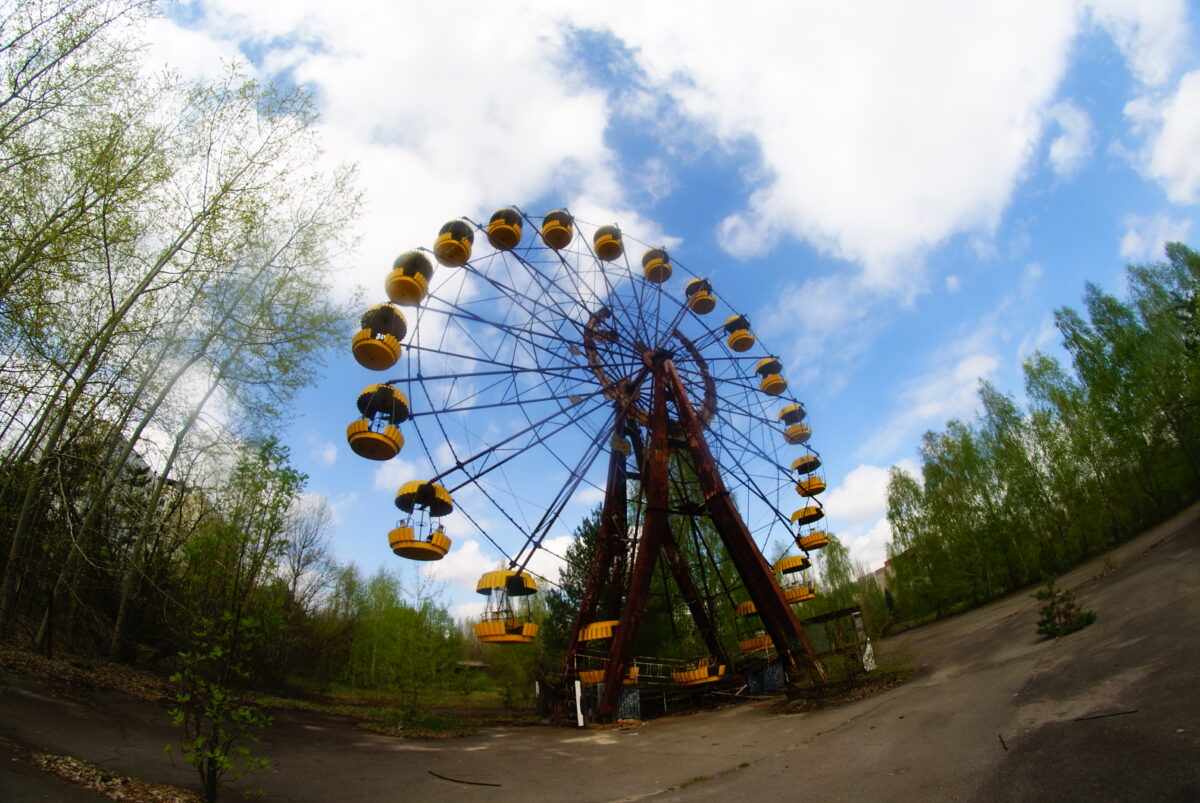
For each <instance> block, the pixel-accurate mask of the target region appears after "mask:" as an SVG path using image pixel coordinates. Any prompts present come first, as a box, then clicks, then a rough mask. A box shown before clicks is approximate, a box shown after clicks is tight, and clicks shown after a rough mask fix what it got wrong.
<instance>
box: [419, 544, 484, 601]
mask: <svg viewBox="0 0 1200 803" xmlns="http://www.w3.org/2000/svg"><path fill="white" fill-rule="evenodd" d="M499 564H500V561H498V560H497V559H496V557H495V556H494V555H488V554H485V553H484V552H483V550H481V549H480V548H479V542H478V541H476V540H475V539H473V538H469V539H466V540H463V541H460V542H457V543H456V544H454V545H453V546H452V548H451V549H450V552H448V553H447V554H446V557H444V558H442V559H441V560H439V561H431V562H430V563H426V564H424V565H423V566H422V567H421V573H422V574H424V575H425V576H426V577H429V578H431V579H434V580H441V581H444V582H447V583H450V584H452V585H453V586H454V587H455V588H457V589H459V590H461V591H471V592H473V591H474V590H475V584H476V583H478V582H479V578H480V577H482V576H483V575H484V574H485V573H486V572H489V571H491V570H493V569H495V568H498V566H499ZM478 607H482V606H478Z"/></svg>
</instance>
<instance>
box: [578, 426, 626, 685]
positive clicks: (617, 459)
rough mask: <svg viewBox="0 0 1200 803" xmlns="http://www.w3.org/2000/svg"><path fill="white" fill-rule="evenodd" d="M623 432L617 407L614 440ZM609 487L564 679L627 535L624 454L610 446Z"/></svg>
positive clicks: (614, 441)
mask: <svg viewBox="0 0 1200 803" xmlns="http://www.w3.org/2000/svg"><path fill="white" fill-rule="evenodd" d="M624 431H625V410H624V408H623V407H621V406H620V405H618V406H617V409H616V415H615V416H614V421H613V438H612V440H613V443H614V444H615V443H616V440H617V439H618V438H620V437H621V436H622V434H623V433H624ZM607 485H608V487H607V488H606V489H605V493H604V507H603V508H601V510H600V532H599V534H598V535H597V536H596V550H595V553H594V554H593V555H592V565H591V566H590V567H589V568H588V577H587V584H586V585H585V586H584V589H583V599H582V601H580V603H579V613H578V614H577V615H576V617H575V626H574V627H572V628H571V638H570V640H569V641H568V642H567V653H566V657H565V658H564V659H563V670H562V677H563V678H564V679H566V678H568V677H572V676H574V675H575V650H576V648H577V647H578V646H579V631H580V630H582V629H583V628H584V627H585V626H587V625H589V624H591V622H592V618H593V617H594V616H595V615H596V609H597V607H598V602H599V600H600V592H601V591H603V589H604V585H605V582H606V581H608V580H609V575H610V573H611V567H612V563H613V556H614V555H616V554H617V552H618V551H619V550H620V549H623V548H624V547H623V543H624V539H625V536H626V529H627V528H626V522H625V512H626V491H625V453H624V452H622V451H621V450H620V449H617V448H615V446H613V448H612V452H611V453H610V455H609V459H608V483H607Z"/></svg>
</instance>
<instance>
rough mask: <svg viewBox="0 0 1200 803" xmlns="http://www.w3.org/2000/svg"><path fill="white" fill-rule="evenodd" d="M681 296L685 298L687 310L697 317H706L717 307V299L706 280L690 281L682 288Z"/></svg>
mask: <svg viewBox="0 0 1200 803" xmlns="http://www.w3.org/2000/svg"><path fill="white" fill-rule="evenodd" d="M683 294H684V296H685V297H686V298H687V305H688V309H690V310H691V311H692V312H694V313H696V314H697V315H707V314H708V313H710V312H712V311H713V307H715V306H716V305H717V297H716V296H714V295H713V292H712V285H711V284H709V283H708V279H692V280H691V281H690V282H688V283H687V284H685V285H684V286H683Z"/></svg>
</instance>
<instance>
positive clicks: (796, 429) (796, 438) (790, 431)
mask: <svg viewBox="0 0 1200 803" xmlns="http://www.w3.org/2000/svg"><path fill="white" fill-rule="evenodd" d="M811 437H812V428H811V427H809V426H808V425H807V424H792V425H791V426H790V427H788V428H787V429H785V430H784V431H783V439H784V440H785V441H787V442H788V443H790V444H792V445H793V446H800V445H803V444H805V443H808V439H809V438H811Z"/></svg>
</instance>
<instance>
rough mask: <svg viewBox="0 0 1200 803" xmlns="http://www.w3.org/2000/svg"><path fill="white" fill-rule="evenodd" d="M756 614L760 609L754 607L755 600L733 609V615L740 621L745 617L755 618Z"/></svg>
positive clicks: (747, 601)
mask: <svg viewBox="0 0 1200 803" xmlns="http://www.w3.org/2000/svg"><path fill="white" fill-rule="evenodd" d="M756 613H758V608H756V607H754V601H753V600H746V601H745V602H743V603H740V604H739V605H738V606H737V607H736V608H734V609H733V615H734V616H735V617H736V618H739V619H740V618H741V617H743V616H753V615H754V614H756Z"/></svg>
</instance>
